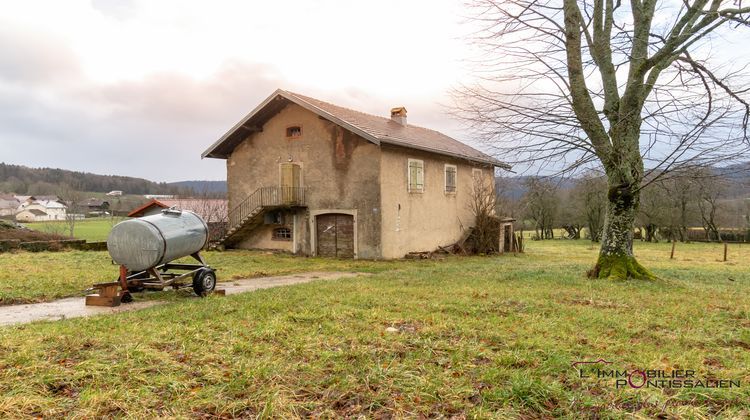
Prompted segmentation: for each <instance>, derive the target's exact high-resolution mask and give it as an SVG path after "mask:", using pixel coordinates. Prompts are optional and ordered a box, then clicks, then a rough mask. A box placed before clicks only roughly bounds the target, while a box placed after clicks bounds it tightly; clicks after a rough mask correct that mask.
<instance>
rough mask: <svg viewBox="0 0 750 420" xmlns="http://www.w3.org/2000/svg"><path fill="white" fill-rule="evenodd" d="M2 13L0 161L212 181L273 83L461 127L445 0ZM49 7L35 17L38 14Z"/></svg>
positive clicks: (37, 6)
mask: <svg viewBox="0 0 750 420" xmlns="http://www.w3.org/2000/svg"><path fill="white" fill-rule="evenodd" d="M4 10H5V13H4V14H3V16H2V17H0V55H1V56H2V57H3V60H2V61H0V93H1V94H2V96H1V97H0V107H1V109H0V111H1V112H0V142H1V144H0V146H2V149H3V156H2V158H0V160H5V161H8V162H12V163H19V164H28V165H35V166H55V167H64V168H70V169H78V170H86V171H94V172H101V173H113V174H125V175H134V176H143V177H147V178H150V179H154V180H158V181H161V180H178V179H188V178H189V179H197V178H207V179H222V178H223V177H224V176H225V173H224V162H223V161H216V160H203V161H201V160H200V159H199V156H200V153H201V152H202V151H203V150H204V149H205V148H206V147H207V146H208V145H210V144H211V143H212V142H213V141H214V140H215V139H216V138H218V137H219V136H220V135H221V134H222V133H223V132H224V131H226V130H227V129H228V128H229V127H230V126H231V125H233V124H234V123H235V122H236V121H237V120H238V119H239V118H240V117H241V116H242V115H244V114H245V113H247V112H248V111H249V110H250V109H252V108H253V107H254V106H255V105H256V104H257V103H258V102H259V101H261V100H262V99H263V98H264V97H265V96H267V95H268V94H270V93H271V92H272V91H273V90H274V89H275V88H277V87H282V88H287V89H290V90H295V91H299V92H301V93H305V94H308V95H311V96H316V97H319V98H320V99H324V100H329V101H333V102H335V103H337V104H340V105H344V106H349V107H352V108H355V109H359V110H362V111H365V112H371V113H376V114H381V115H384V114H385V113H386V112H387V110H388V109H389V108H390V107H391V106H395V105H405V106H407V107H408V108H409V111H410V114H409V116H410V122H413V123H419V124H422V125H426V126H429V127H431V128H435V129H439V130H444V131H446V132H448V133H449V134H453V135H457V134H459V132H458V131H457V125H456V123H455V122H453V121H450V120H448V119H447V118H446V117H445V116H444V115H443V114H442V112H441V108H440V107H439V106H438V104H437V103H438V102H447V98H446V97H445V92H446V91H447V90H448V89H449V88H450V87H452V86H455V84H456V83H458V82H459V81H460V80H461V79H462V78H463V77H464V73H463V69H462V67H461V63H460V60H461V58H463V57H464V56H465V54H464V46H463V44H462V42H463V41H462V40H461V34H462V33H463V32H465V28H463V27H461V26H460V25H459V21H460V19H461V16H460V15H461V13H462V11H461V5H460V3H458V2H454V1H447V0H446V1H427V0H421V1H409V2H403V1H400V2H399V1H393V0H387V1H378V2H367V3H364V2H350V1H320V2H309V1H275V2H248V1H237V2H229V1H210V2H209V1H176V0H175V1H146V0H143V1H139V0H132V1H114V0H94V1H91V2H89V1H65V2H59V1H52V0H51V1H24V2H8V3H6V4H5V5H4ZM40 10H44V13H40Z"/></svg>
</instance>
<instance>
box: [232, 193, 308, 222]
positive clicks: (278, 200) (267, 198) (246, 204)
mask: <svg viewBox="0 0 750 420" xmlns="http://www.w3.org/2000/svg"><path fill="white" fill-rule="evenodd" d="M303 204H305V188H304V187H260V188H258V189H257V190H255V191H253V192H252V193H251V194H250V195H248V196H247V197H246V198H245V199H244V200H242V202H241V203H240V204H238V205H237V206H235V207H234V208H233V209H232V210H231V211H230V212H229V215H228V216H229V217H228V219H229V229H232V228H235V227H237V226H239V225H240V224H242V221H243V220H245V218H246V217H247V216H249V215H251V214H252V213H254V212H255V211H256V210H258V209H260V208H263V207H281V206H298V205H303Z"/></svg>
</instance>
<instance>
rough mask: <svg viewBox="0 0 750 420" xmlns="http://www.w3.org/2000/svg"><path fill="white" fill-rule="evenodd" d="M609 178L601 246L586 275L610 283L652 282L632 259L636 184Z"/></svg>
mask: <svg viewBox="0 0 750 420" xmlns="http://www.w3.org/2000/svg"><path fill="white" fill-rule="evenodd" d="M609 178H610V179H609V192H608V194H607V198H608V202H607V213H606V217H605V219H604V230H603V232H602V246H601V249H600V251H599V259H598V260H597V262H596V265H595V266H594V268H593V270H591V271H590V272H589V276H590V277H596V278H606V279H611V280H625V279H628V278H633V279H655V278H656V276H654V275H653V274H651V273H650V272H649V271H648V270H647V269H646V268H645V267H643V266H642V265H641V264H640V263H638V261H636V259H635V257H634V256H633V225H634V222H635V215H636V211H637V210H638V203H639V196H640V191H639V190H638V184H637V183H620V182H618V181H619V180H617V179H614V180H613V177H609ZM613 181H614V182H613Z"/></svg>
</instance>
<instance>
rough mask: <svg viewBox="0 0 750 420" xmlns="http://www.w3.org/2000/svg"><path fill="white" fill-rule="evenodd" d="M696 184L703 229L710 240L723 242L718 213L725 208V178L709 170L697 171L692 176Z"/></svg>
mask: <svg viewBox="0 0 750 420" xmlns="http://www.w3.org/2000/svg"><path fill="white" fill-rule="evenodd" d="M692 181H693V183H694V184H695V190H696V195H697V198H698V200H697V202H698V209H699V210H700V216H701V222H702V225H703V230H704V231H705V232H706V239H707V240H708V241H717V242H721V231H720V230H719V227H718V221H717V219H718V217H717V216H718V213H719V211H720V210H721V209H722V208H723V206H722V202H721V199H722V196H723V195H724V191H725V189H726V184H725V182H724V180H722V179H721V178H719V177H718V176H715V175H713V174H712V173H711V172H710V171H708V170H703V171H696V172H695V174H694V177H693V178H692Z"/></svg>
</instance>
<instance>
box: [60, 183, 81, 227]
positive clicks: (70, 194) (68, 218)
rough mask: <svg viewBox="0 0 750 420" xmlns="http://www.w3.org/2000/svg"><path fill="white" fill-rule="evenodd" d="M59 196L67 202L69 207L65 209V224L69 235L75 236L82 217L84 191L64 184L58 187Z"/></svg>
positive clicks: (62, 200)
mask: <svg viewBox="0 0 750 420" xmlns="http://www.w3.org/2000/svg"><path fill="white" fill-rule="evenodd" d="M57 196H58V197H60V200H61V202H63V203H65V206H66V207H67V208H66V209H65V226H67V228H68V236H69V237H70V238H75V227H76V223H77V222H78V220H79V219H80V218H81V216H82V215H81V211H83V208H82V206H81V201H82V200H83V197H84V195H83V193H82V192H80V191H76V190H75V189H74V188H73V187H71V186H70V185H68V184H63V185H61V186H60V188H59V189H58V193H57Z"/></svg>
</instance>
